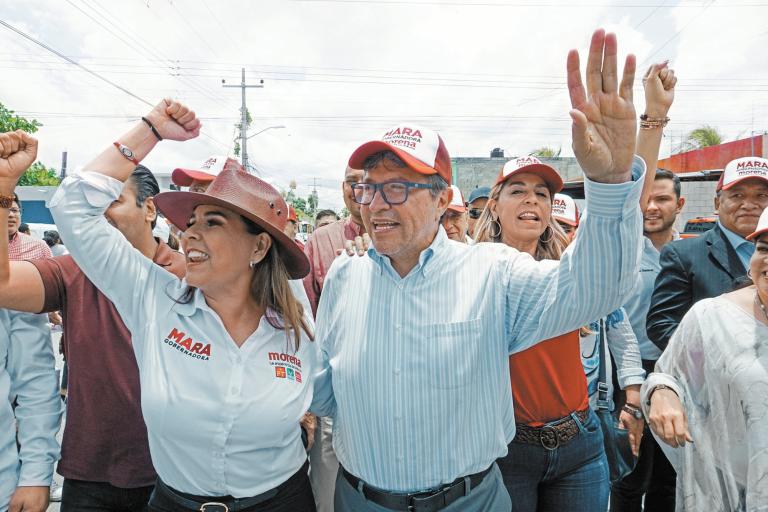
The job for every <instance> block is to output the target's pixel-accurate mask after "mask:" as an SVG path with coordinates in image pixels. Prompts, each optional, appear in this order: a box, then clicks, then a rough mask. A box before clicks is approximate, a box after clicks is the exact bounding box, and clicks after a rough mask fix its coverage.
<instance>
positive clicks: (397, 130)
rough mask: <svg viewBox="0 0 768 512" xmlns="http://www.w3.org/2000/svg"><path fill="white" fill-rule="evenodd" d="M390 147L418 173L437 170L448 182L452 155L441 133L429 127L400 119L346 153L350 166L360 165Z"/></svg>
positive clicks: (429, 172)
mask: <svg viewBox="0 0 768 512" xmlns="http://www.w3.org/2000/svg"><path fill="white" fill-rule="evenodd" d="M381 151H392V152H393V153H395V154H396V155H397V156H398V157H399V158H400V159H401V160H402V161H403V162H405V163H406V165H408V167H409V168H411V169H413V170H414V171H416V172H418V173H421V174H438V175H440V177H441V178H443V179H444V180H445V181H446V183H448V184H449V185H450V184H451V156H450V155H449V154H448V149H447V148H446V147H445V143H444V142H443V139H442V138H441V137H440V135H438V134H437V132H436V131H434V130H430V129H429V128H423V127H421V126H418V125H415V124H408V123H403V124H399V125H397V126H395V127H393V128H391V129H390V130H388V131H387V132H386V133H384V135H383V136H382V137H381V140H374V141H371V142H366V143H365V144H363V145H362V146H360V147H359V148H357V149H356V150H355V152H354V153H352V156H351V157H349V166H350V167H351V168H353V169H362V168H363V163H364V162H365V160H366V158H368V157H369V156H371V155H373V154H376V153H379V152H381Z"/></svg>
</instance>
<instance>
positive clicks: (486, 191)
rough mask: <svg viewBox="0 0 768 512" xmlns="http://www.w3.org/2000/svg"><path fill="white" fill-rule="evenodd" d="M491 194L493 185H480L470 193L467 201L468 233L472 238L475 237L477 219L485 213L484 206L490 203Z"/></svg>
mask: <svg viewBox="0 0 768 512" xmlns="http://www.w3.org/2000/svg"><path fill="white" fill-rule="evenodd" d="M490 196H491V187H478V188H476V189H475V190H473V191H472V192H471V193H470V194H469V200H468V201H467V207H468V208H469V210H468V211H467V217H468V220H467V235H469V237H470V238H472V239H474V238H475V226H476V225H477V220H478V219H479V218H480V214H481V213H483V208H485V205H486V204H487V203H488V198H489V197H490Z"/></svg>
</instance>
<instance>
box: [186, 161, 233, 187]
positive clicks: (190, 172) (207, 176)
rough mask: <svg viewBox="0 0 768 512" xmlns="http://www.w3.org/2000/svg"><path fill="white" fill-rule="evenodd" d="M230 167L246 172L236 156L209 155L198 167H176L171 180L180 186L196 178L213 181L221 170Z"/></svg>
mask: <svg viewBox="0 0 768 512" xmlns="http://www.w3.org/2000/svg"><path fill="white" fill-rule="evenodd" d="M229 168H232V169H234V170H239V171H243V172H245V170H244V169H243V166H242V165H240V163H239V162H238V161H237V160H235V159H234V158H228V157H226V156H221V155H214V156H210V157H208V158H207V159H206V160H205V161H204V162H203V163H202V164H201V165H200V167H198V168H197V169H184V168H177V169H174V170H173V174H171V181H173V184H174V185H178V186H179V187H188V186H190V185H191V184H192V182H193V181H195V180H197V181H206V182H211V181H213V180H214V178H216V176H218V175H219V173H220V172H221V171H223V170H224V169H229Z"/></svg>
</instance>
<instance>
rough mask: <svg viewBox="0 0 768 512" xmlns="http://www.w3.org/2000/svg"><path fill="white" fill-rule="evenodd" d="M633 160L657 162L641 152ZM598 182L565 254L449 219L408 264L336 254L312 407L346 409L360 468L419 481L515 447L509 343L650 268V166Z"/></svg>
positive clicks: (341, 419)
mask: <svg viewBox="0 0 768 512" xmlns="http://www.w3.org/2000/svg"><path fill="white" fill-rule="evenodd" d="M633 171H635V172H633V174H635V175H637V174H642V173H643V171H644V164H643V162H642V160H640V159H639V158H636V159H635V163H634V169H633ZM585 188H586V191H587V209H586V213H585V215H584V218H583V222H582V224H581V225H580V227H579V236H578V237H576V241H575V242H574V244H572V245H571V247H569V248H568V250H567V251H566V252H565V254H564V255H563V258H562V259H561V260H560V261H559V262H558V261H535V260H534V259H533V258H532V257H531V256H529V255H527V254H523V253H520V252H518V251H516V250H514V249H512V248H510V247H507V246H505V245H503V244H488V243H484V244H477V245H473V246H469V245H466V244H462V243H458V242H453V241H451V240H449V239H448V238H447V236H446V234H445V231H444V230H443V229H442V228H439V229H438V232H437V235H436V237H435V239H434V241H433V242H432V244H431V245H430V246H429V247H428V248H427V249H426V250H424V251H423V252H422V253H421V255H420V258H419V262H418V264H417V265H416V266H415V267H414V268H413V269H412V270H411V271H410V272H409V273H408V275H407V276H405V277H404V278H401V277H400V276H399V275H398V274H397V272H396V271H395V270H394V268H393V267H392V265H391V263H390V260H389V258H387V257H386V256H383V255H380V254H379V253H377V252H376V250H375V249H371V250H369V251H368V255H367V257H366V256H364V257H357V256H355V257H349V258H338V259H337V260H336V261H335V262H334V263H333V265H332V267H331V270H330V272H329V274H328V277H327V278H326V281H325V286H324V288H323V295H322V297H321V299H320V306H319V309H318V316H317V340H318V341H319V342H320V343H321V350H322V353H323V360H324V368H323V370H322V372H321V373H320V375H319V376H318V379H317V381H316V387H315V400H314V403H313V407H312V410H313V412H316V413H317V414H319V415H321V416H327V415H333V416H334V429H333V430H334V433H333V445H334V449H335V450H336V455H337V457H338V459H339V462H340V463H341V464H342V465H343V466H344V467H345V468H346V469H347V470H348V471H349V472H351V473H353V474H355V475H357V476H358V477H360V478H362V479H363V480H365V481H366V482H368V483H369V484H371V485H373V486H376V487H379V488H382V489H386V490H390V491H399V492H404V491H418V490H423V489H428V488H432V487H435V486H438V485H440V484H441V483H446V482H451V481H452V480H454V479H455V478H457V477H459V476H463V475H468V474H472V473H475V472H478V471H482V470H483V469H485V468H487V467H488V466H490V465H491V464H492V463H493V461H494V460H495V459H496V458H498V457H501V456H504V455H505V454H506V449H507V444H508V443H509V442H510V441H511V440H512V438H513V437H514V434H515V424H514V414H513V409H512V394H511V393H510V377H509V366H508V355H509V353H512V352H517V351H520V350H524V349H526V348H528V347H530V346H532V345H534V344H535V343H537V342H539V341H540V340H544V339H547V338H551V337H554V336H557V335H559V334H562V333H564V332H567V331H570V330H574V329H577V328H579V327H580V326H583V325H586V324H588V323H589V322H590V321H592V320H594V319H595V318H600V317H601V316H604V315H607V314H608V313H610V312H611V311H613V310H614V309H616V308H617V307H618V306H620V305H621V303H622V300H623V299H624V297H625V296H626V295H627V294H628V293H629V292H630V291H631V290H632V288H633V286H634V283H635V280H636V278H637V267H638V262H639V256H640V246H641V242H642V219H641V215H640V210H639V207H638V204H639V203H638V201H639V198H640V191H641V188H642V180H640V181H636V182H628V183H623V184H613V185H609V184H600V183H594V182H590V181H588V180H587V181H586V182H585Z"/></svg>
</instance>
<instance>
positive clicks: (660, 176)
mask: <svg viewBox="0 0 768 512" xmlns="http://www.w3.org/2000/svg"><path fill="white" fill-rule="evenodd" d="M654 180H656V181H657V180H672V185H673V186H674V188H675V195H676V196H677V198H678V199H680V196H681V195H682V192H683V191H682V185H681V184H680V176H678V175H677V174H675V173H673V172H670V171H668V170H666V169H656V177H655V178H654Z"/></svg>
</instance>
